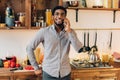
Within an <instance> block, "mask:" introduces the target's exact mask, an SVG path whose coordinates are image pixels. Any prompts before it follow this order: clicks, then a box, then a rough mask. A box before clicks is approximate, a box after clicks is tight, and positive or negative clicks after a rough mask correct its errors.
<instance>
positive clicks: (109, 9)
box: [67, 7, 120, 11]
mask: <svg viewBox="0 0 120 80" xmlns="http://www.w3.org/2000/svg"><path fill="white" fill-rule="evenodd" d="M67 9H74V10H76V9H78V10H107V11H120V9H119V8H118V9H117V8H79V7H68V8H67Z"/></svg>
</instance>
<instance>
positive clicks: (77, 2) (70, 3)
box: [67, 1, 79, 7]
mask: <svg viewBox="0 0 120 80" xmlns="http://www.w3.org/2000/svg"><path fill="white" fill-rule="evenodd" d="M67 3H68V6H69V7H78V5H79V1H68V2H67Z"/></svg>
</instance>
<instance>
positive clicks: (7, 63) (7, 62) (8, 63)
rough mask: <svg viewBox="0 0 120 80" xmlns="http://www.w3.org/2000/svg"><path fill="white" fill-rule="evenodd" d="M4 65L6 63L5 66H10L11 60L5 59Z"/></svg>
mask: <svg viewBox="0 0 120 80" xmlns="http://www.w3.org/2000/svg"><path fill="white" fill-rule="evenodd" d="M3 65H4V68H9V67H10V60H7V61H4V63H3Z"/></svg>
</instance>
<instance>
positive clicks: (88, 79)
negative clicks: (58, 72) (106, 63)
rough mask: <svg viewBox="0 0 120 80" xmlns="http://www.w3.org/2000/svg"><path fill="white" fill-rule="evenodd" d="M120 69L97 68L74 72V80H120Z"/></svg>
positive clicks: (72, 75)
mask: <svg viewBox="0 0 120 80" xmlns="http://www.w3.org/2000/svg"><path fill="white" fill-rule="evenodd" d="M119 72H120V69H119V68H95V69H93V68H92V69H79V70H72V73H71V77H72V80H120V78H119V76H120V75H119Z"/></svg>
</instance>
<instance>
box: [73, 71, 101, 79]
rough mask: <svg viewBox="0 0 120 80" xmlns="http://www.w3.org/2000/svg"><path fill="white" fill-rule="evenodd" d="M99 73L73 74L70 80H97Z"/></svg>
mask: <svg viewBox="0 0 120 80" xmlns="http://www.w3.org/2000/svg"><path fill="white" fill-rule="evenodd" d="M99 74H100V73H99V72H75V73H74V72H73V73H72V76H71V77H72V80H98V79H99V78H98V77H97V76H98V75H99Z"/></svg>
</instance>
